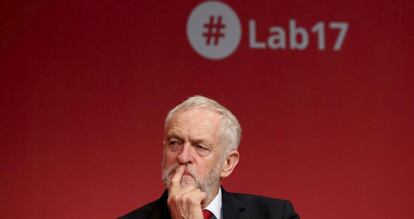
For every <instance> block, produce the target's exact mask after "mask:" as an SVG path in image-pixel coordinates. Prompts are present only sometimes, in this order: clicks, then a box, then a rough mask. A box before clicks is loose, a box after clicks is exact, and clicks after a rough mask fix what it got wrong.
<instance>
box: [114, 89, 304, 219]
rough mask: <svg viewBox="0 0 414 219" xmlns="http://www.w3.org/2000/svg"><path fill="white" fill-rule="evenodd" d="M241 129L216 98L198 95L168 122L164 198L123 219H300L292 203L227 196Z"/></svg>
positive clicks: (237, 155)
mask: <svg viewBox="0 0 414 219" xmlns="http://www.w3.org/2000/svg"><path fill="white" fill-rule="evenodd" d="M240 137H241V128H240V124H239V122H238V121H237V119H236V117H235V116H234V115H233V114H232V113H231V112H230V111H229V110H227V109H226V108H225V107H224V106H222V105H220V104H219V103H217V102H216V101H214V100H211V99H208V98H206V97H202V96H194V97H191V98H189V99H187V100H186V101H184V102H183V103H181V104H180V105H178V106H176V107H175V108H174V109H172V110H171V111H170V112H169V113H168V115H167V118H166V119H165V133H164V158H163V163H162V179H163V182H164V185H165V187H166V189H167V190H166V191H165V192H164V194H163V195H162V197H161V198H160V199H158V200H156V201H154V202H152V203H149V204H147V205H145V206H143V207H141V208H139V209H137V210H135V211H132V212H130V213H129V214H127V215H125V216H123V217H121V219H133V218H134V219H138V218H139V219H146V218H151V219H157V218H173V219H184V218H185V219H203V218H209V219H213V218H216V219H233V218H252V219H260V218H274V219H299V216H298V215H297V214H296V213H295V211H294V209H293V207H292V205H291V203H290V202H289V201H287V200H279V199H272V198H265V197H260V196H254V195H246V194H237V193H229V192H226V191H225V190H224V189H223V188H221V187H220V184H221V180H222V179H224V178H226V177H228V176H230V174H231V173H232V172H233V170H234V168H235V167H236V165H237V163H238V162H239V157H240V155H239V152H238V151H237V148H238V146H239V143H240Z"/></svg>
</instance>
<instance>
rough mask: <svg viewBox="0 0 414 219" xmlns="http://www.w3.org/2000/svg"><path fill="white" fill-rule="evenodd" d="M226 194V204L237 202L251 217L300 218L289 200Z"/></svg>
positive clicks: (224, 203)
mask: <svg viewBox="0 0 414 219" xmlns="http://www.w3.org/2000/svg"><path fill="white" fill-rule="evenodd" d="M225 195H226V196H227V197H226V198H224V197H223V199H224V200H223V201H224V202H223V205H224V206H226V205H227V206H228V205H234V203H236V204H237V205H238V206H241V208H240V209H242V211H244V212H245V214H246V215H249V216H250V217H251V218H283V219H285V218H286V219H299V215H298V214H297V213H296V212H295V210H294V207H293V205H292V203H291V202H290V201H289V200H285V199H278V198H271V197H266V196H259V195H251V194H243V193H228V192H227V193H226V194H225Z"/></svg>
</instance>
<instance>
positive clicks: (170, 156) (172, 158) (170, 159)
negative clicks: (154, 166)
mask: <svg viewBox="0 0 414 219" xmlns="http://www.w3.org/2000/svg"><path fill="white" fill-rule="evenodd" d="M176 160H177V155H176V154H175V153H172V152H168V151H164V156H163V164H164V166H170V165H171V164H173V163H175V162H176Z"/></svg>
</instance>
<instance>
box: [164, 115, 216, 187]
mask: <svg viewBox="0 0 414 219" xmlns="http://www.w3.org/2000/svg"><path fill="white" fill-rule="evenodd" d="M220 118H221V116H220V115H219V114H218V113H216V112H213V111H211V110H208V109H202V108H193V109H188V110H185V111H180V112H178V113H177V114H176V115H174V117H172V119H171V121H170V122H169V124H168V125H167V127H166V130H165V136H164V161H163V181H164V184H165V185H166V186H167V188H168V186H169V183H170V180H171V176H172V174H173V173H174V172H175V170H176V169H177V168H178V167H179V166H182V165H184V166H185V170H184V174H183V177H182V179H181V187H184V186H187V185H193V186H195V187H196V188H199V189H200V190H202V191H204V192H206V193H207V194H209V193H210V192H212V191H211V190H212V189H217V188H218V186H219V185H220V183H219V182H220V173H221V161H222V159H221V158H222V154H223V152H224V150H223V146H222V145H221V144H220V143H221V142H220V138H219V128H220Z"/></svg>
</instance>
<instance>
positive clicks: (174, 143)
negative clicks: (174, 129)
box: [167, 138, 181, 151]
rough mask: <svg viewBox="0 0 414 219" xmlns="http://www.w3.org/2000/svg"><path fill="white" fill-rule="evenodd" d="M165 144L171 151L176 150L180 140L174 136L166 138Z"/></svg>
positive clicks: (178, 147)
mask: <svg viewBox="0 0 414 219" xmlns="http://www.w3.org/2000/svg"><path fill="white" fill-rule="evenodd" d="M167 146H168V148H169V149H171V150H172V151H176V150H178V149H180V146H181V141H180V140H178V139H176V138H171V139H168V142H167Z"/></svg>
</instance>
